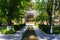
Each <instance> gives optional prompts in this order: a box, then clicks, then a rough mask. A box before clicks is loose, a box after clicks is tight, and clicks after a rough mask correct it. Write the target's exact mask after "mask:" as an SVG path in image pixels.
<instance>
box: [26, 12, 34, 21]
mask: <svg viewBox="0 0 60 40" xmlns="http://www.w3.org/2000/svg"><path fill="white" fill-rule="evenodd" d="M25 20H26V22H34V14H33V13H28V14H27V15H26V18H25Z"/></svg>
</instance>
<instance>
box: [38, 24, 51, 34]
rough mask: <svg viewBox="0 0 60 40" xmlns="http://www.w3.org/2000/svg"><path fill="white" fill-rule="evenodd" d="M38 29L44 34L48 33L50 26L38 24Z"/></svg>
mask: <svg viewBox="0 0 60 40" xmlns="http://www.w3.org/2000/svg"><path fill="white" fill-rule="evenodd" d="M39 28H40V29H41V30H42V31H44V32H45V33H48V34H49V33H50V25H44V24H39Z"/></svg>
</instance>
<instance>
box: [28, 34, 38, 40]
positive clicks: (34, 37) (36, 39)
mask: <svg viewBox="0 0 60 40" xmlns="http://www.w3.org/2000/svg"><path fill="white" fill-rule="evenodd" d="M29 40H38V38H37V37H36V36H35V35H30V36H29Z"/></svg>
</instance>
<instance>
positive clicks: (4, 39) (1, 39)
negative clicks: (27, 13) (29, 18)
mask: <svg viewBox="0 0 60 40" xmlns="http://www.w3.org/2000/svg"><path fill="white" fill-rule="evenodd" d="M33 28H34V30H35V33H36V35H37V37H38V39H39V40H60V35H54V34H53V35H49V34H46V33H44V32H43V31H42V30H40V29H39V28H38V27H36V26H33ZM26 29H27V26H25V27H24V28H22V29H21V30H19V31H17V32H16V33H15V34H7V35H3V34H0V40H21V38H22V36H23V33H24V32H25V31H26Z"/></svg>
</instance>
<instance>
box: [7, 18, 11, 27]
mask: <svg viewBox="0 0 60 40" xmlns="http://www.w3.org/2000/svg"><path fill="white" fill-rule="evenodd" d="M7 25H8V26H12V22H11V19H10V18H8V19H7Z"/></svg>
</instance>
